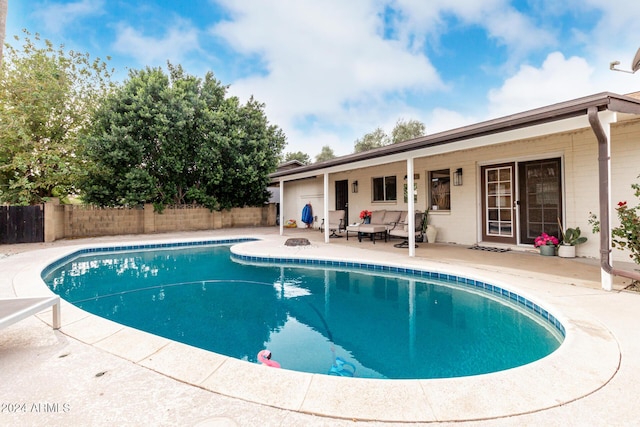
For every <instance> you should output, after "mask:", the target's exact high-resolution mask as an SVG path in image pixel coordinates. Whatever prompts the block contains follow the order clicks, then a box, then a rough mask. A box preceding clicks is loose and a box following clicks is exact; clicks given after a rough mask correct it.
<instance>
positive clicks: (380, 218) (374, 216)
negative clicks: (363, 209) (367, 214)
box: [371, 210, 386, 224]
mask: <svg viewBox="0 0 640 427" xmlns="http://www.w3.org/2000/svg"><path fill="white" fill-rule="evenodd" d="M385 213H386V211H385V210H381V211H373V212H371V224H384V215H385Z"/></svg>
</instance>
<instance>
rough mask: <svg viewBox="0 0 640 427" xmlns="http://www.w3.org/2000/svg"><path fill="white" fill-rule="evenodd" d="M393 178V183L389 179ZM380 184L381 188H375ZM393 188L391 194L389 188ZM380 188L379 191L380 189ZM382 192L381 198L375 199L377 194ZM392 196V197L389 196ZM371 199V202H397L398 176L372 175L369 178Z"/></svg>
mask: <svg viewBox="0 0 640 427" xmlns="http://www.w3.org/2000/svg"><path fill="white" fill-rule="evenodd" d="M392 179H393V184H392V183H391V182H387V181H391V180H392ZM380 183H381V184H382V188H377V187H379V186H380ZM391 188H393V195H391V194H389V193H390V191H389V190H390V189H391ZM380 190H381V191H380ZM380 193H382V199H377V198H376V197H378V195H379V194H380ZM391 197H393V198H391ZM371 201H372V203H385V202H397V201H398V177H397V175H386V176H374V177H372V178H371Z"/></svg>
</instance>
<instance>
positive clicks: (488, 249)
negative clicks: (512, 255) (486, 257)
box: [469, 245, 511, 252]
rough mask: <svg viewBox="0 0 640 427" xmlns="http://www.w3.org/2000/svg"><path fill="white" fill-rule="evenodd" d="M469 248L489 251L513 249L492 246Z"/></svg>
mask: <svg viewBox="0 0 640 427" xmlns="http://www.w3.org/2000/svg"><path fill="white" fill-rule="evenodd" d="M469 249H475V250H477V251H488V252H508V251H510V250H511V249H509V248H492V247H491V246H478V245H475V246H471V247H469Z"/></svg>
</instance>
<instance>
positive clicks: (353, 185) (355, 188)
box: [351, 181, 358, 193]
mask: <svg viewBox="0 0 640 427" xmlns="http://www.w3.org/2000/svg"><path fill="white" fill-rule="evenodd" d="M351 192H352V193H357V192H358V181H353V182H352V183H351Z"/></svg>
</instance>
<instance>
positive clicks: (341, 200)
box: [336, 179, 349, 226]
mask: <svg viewBox="0 0 640 427" xmlns="http://www.w3.org/2000/svg"><path fill="white" fill-rule="evenodd" d="M342 209H344V222H345V226H346V224H348V223H349V181H348V180H346V179H345V180H342V181H336V210H337V211H339V210H342Z"/></svg>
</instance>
